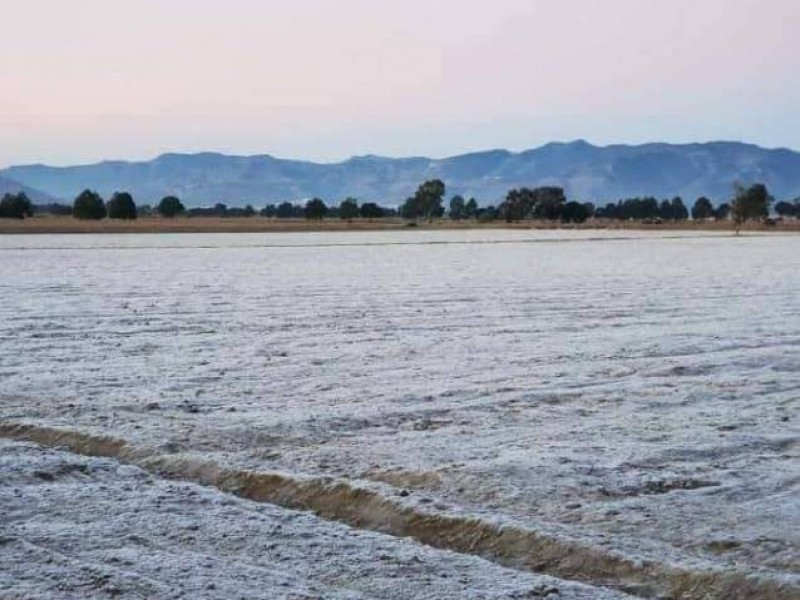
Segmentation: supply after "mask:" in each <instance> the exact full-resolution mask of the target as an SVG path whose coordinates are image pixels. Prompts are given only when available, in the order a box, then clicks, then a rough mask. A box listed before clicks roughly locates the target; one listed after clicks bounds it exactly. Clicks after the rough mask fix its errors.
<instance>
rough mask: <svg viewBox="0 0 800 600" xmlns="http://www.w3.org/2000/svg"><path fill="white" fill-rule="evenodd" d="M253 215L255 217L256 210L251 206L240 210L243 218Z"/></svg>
mask: <svg viewBox="0 0 800 600" xmlns="http://www.w3.org/2000/svg"><path fill="white" fill-rule="evenodd" d="M255 215H256V209H255V208H253V206H252V205H251V204H248V205H247V206H245V207H244V209H243V210H242V216H243V217H254V216H255Z"/></svg>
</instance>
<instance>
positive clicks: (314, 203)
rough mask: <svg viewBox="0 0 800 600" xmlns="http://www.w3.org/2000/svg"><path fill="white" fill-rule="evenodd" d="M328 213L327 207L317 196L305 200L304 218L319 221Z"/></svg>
mask: <svg viewBox="0 0 800 600" xmlns="http://www.w3.org/2000/svg"><path fill="white" fill-rule="evenodd" d="M326 214H328V207H327V206H325V203H324V202H323V201H322V200H320V199H319V198H312V199H311V200H309V201H308V202H306V209H305V217H306V219H315V220H318V221H321V220H322V219H323V218H325V215H326Z"/></svg>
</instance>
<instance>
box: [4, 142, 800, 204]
mask: <svg viewBox="0 0 800 600" xmlns="http://www.w3.org/2000/svg"><path fill="white" fill-rule="evenodd" d="M0 177H6V178H9V179H12V180H14V181H16V182H19V183H20V184H23V185H26V186H29V187H30V188H34V189H35V190H41V192H42V193H44V194H47V195H50V196H53V197H56V198H60V199H62V200H65V201H71V200H72V198H74V197H75V196H76V195H77V194H78V193H79V192H80V191H81V190H83V189H84V188H92V189H95V190H97V191H98V192H100V193H101V194H102V195H104V196H106V197H107V196H109V195H110V194H111V193H113V192H114V191H117V190H127V191H130V192H131V193H132V194H133V195H134V197H135V198H136V201H137V202H139V203H153V202H157V201H158V200H159V199H160V198H161V197H163V196H165V195H167V194H174V195H177V196H179V197H180V198H181V199H182V200H183V201H184V202H185V203H186V204H187V205H188V206H199V205H210V204H213V203H216V202H223V203H226V204H228V205H230V206H237V205H239V206H243V205H244V204H253V205H254V206H263V205H264V204H266V203H268V202H280V201H284V200H289V201H298V200H303V199H306V198H311V197H314V196H318V197H320V198H323V199H324V200H326V201H328V202H339V201H340V200H342V199H343V198H345V197H347V196H354V197H356V198H359V199H360V200H373V201H377V202H380V203H382V204H386V205H397V204H399V203H401V202H402V201H403V199H405V198H406V197H407V196H409V195H410V194H412V193H413V191H414V190H415V189H416V187H417V185H419V183H421V182H422V181H423V180H425V179H430V178H434V177H438V178H441V179H443V180H444V181H445V183H446V184H447V191H448V196H449V195H452V194H456V193H459V194H462V195H464V196H467V197H470V196H474V197H475V198H477V199H478V201H479V202H480V203H481V204H490V203H496V202H498V201H500V200H501V199H502V198H503V197H504V196H505V194H506V192H507V191H508V190H509V189H511V188H514V187H520V186H538V185H561V186H563V187H564V188H565V189H566V192H567V196H568V197H570V198H572V199H578V200H591V201H594V202H605V201H612V200H616V199H618V198H625V197H632V196H646V195H647V196H650V195H652V196H656V197H658V198H666V197H673V196H682V197H683V198H684V199H685V200H688V201H693V200H694V199H696V198H697V197H698V196H703V195H704V196H708V197H709V198H711V199H712V200H714V201H716V202H720V201H723V200H727V199H728V198H730V196H731V193H732V189H733V184H734V183H735V182H741V183H745V184H747V183H753V182H756V181H759V182H764V183H766V184H767V186H768V187H769V189H770V191H771V192H772V193H773V194H774V195H775V196H776V197H777V198H778V199H783V198H795V197H797V196H800V153H798V152H795V151H793V150H788V149H783V148H780V149H766V148H762V147H759V146H755V145H752V144H745V143H741V142H707V143H694V144H667V143H650V144H642V145H611V146H595V145H592V144H590V143H588V142H586V141H583V140H578V141H574V142H553V143H549V144H546V145H544V146H541V147H539V148H535V149H531V150H525V151H523V152H509V151H507V150H489V151H484V152H473V153H469V154H462V155H458V156H452V157H449V158H443V159H431V158H425V157H410V158H387V157H382V156H372V155H370V156H357V157H353V158H350V159H348V160H345V161H342V162H337V163H315V162H309V161H302V160H289V159H280V158H275V157H273V156H270V155H268V154H263V155H255V156H229V155H224V154H218V153H213V152H203V153H199V154H175V153H171V154H162V155H161V156H159V157H158V158H156V159H154V160H151V161H144V162H127V161H104V162H100V163H96V164H91V165H81V166H74V167H49V166H46V165H27V166H15V167H10V168H8V169H5V170H2V171H0Z"/></svg>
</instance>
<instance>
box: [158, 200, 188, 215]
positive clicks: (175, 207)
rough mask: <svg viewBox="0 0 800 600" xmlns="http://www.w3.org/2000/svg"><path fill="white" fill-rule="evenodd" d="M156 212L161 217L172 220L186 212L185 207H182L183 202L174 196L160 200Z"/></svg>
mask: <svg viewBox="0 0 800 600" xmlns="http://www.w3.org/2000/svg"><path fill="white" fill-rule="evenodd" d="M157 210H158V214H160V215H161V216H162V217H168V218H170V219H172V218H174V217H177V216H178V215H182V214H183V213H184V212H185V211H186V207H185V206H184V205H183V202H181V201H180V200H179V199H178V198H176V197H175V196H165V197H163V198H162V199H161V202H159V203H158V208H157Z"/></svg>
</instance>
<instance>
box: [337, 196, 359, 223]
mask: <svg viewBox="0 0 800 600" xmlns="http://www.w3.org/2000/svg"><path fill="white" fill-rule="evenodd" d="M358 215H359V211H358V200H356V199H355V198H345V199H344V200H342V203H341V204H340V205H339V218H340V219H344V220H346V221H352V220H353V219H355V218H356V217H358Z"/></svg>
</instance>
